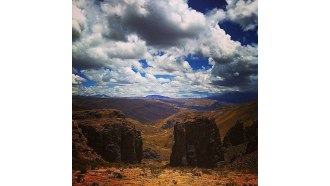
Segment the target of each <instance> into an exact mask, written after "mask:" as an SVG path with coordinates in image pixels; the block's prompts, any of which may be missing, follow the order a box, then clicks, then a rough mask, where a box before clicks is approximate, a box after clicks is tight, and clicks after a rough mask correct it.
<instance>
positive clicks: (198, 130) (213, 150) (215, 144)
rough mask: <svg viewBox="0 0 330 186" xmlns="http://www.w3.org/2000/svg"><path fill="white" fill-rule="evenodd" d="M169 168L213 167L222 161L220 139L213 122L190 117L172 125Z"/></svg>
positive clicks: (203, 118)
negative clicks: (172, 138) (172, 136)
mask: <svg viewBox="0 0 330 186" xmlns="http://www.w3.org/2000/svg"><path fill="white" fill-rule="evenodd" d="M173 134H174V144H173V147H172V154H171V159H170V165H171V166H186V165H188V166H197V167H215V166H216V163H217V162H219V161H222V160H223V153H222V148H221V147H222V145H221V138H220V134H219V130H218V127H217V126H216V124H215V121H214V120H211V119H208V118H207V117H203V116H195V117H190V118H187V119H185V120H183V121H182V122H180V123H176V124H175V125H174V131H173Z"/></svg>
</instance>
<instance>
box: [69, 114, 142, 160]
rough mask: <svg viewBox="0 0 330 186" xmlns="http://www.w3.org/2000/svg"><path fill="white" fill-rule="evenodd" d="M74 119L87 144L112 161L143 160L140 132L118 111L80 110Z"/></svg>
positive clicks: (105, 158)
mask: <svg viewBox="0 0 330 186" xmlns="http://www.w3.org/2000/svg"><path fill="white" fill-rule="evenodd" d="M73 118H74V119H76V120H75V122H76V123H77V126H78V128H79V129H81V132H82V134H83V136H84V137H85V138H86V140H87V144H88V146H89V147H91V148H92V149H93V150H94V151H95V152H96V153H97V154H99V155H100V156H101V157H102V159H104V160H106V161H109V162H120V161H121V162H126V163H140V162H141V160H142V156H143V143H142V137H141V132H140V131H138V130H136V129H135V127H134V125H133V124H131V123H130V122H129V121H127V120H126V119H125V115H124V114H123V113H121V112H120V111H118V110H93V111H79V112H75V113H74V114H73Z"/></svg>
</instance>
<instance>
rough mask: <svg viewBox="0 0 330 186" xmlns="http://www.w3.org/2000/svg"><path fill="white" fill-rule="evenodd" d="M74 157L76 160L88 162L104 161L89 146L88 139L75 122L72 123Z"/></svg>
mask: <svg viewBox="0 0 330 186" xmlns="http://www.w3.org/2000/svg"><path fill="white" fill-rule="evenodd" d="M72 157H73V158H74V159H80V160H86V161H103V160H102V158H101V157H100V156H99V155H98V154H97V153H96V152H95V151H94V150H93V149H92V148H90V147H89V146H88V145H87V139H86V138H85V136H84V135H83V133H82V131H81V129H80V128H79V127H78V125H77V123H75V122H72Z"/></svg>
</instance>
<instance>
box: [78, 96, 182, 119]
mask: <svg viewBox="0 0 330 186" xmlns="http://www.w3.org/2000/svg"><path fill="white" fill-rule="evenodd" d="M90 109H118V110H121V111H122V112H123V113H124V114H125V115H126V116H127V117H130V118H133V119H135V120H138V121H140V122H141V123H143V124H151V123H155V122H157V121H160V120H162V119H164V118H166V117H168V116H170V115H172V114H174V113H176V112H178V111H179V109H178V108H176V107H175V106H173V105H171V104H169V103H164V102H161V101H159V100H149V99H128V98H93V97H82V96H73V98H72V110H73V111H79V110H90Z"/></svg>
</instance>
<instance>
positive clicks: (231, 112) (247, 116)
mask: <svg viewBox="0 0 330 186" xmlns="http://www.w3.org/2000/svg"><path fill="white" fill-rule="evenodd" d="M206 115H208V116H209V117H214V118H215V122H216V124H217V126H218V128H219V131H220V136H221V138H223V137H224V136H225V134H226V133H227V131H228V130H229V129H230V128H231V127H233V126H234V125H235V123H236V121H237V120H241V121H242V122H243V123H244V126H245V127H247V126H251V125H252V124H253V122H254V121H256V120H258V102H251V103H245V104H241V105H231V106H225V107H223V108H221V109H219V110H215V111H210V112H208V113H206Z"/></svg>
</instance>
